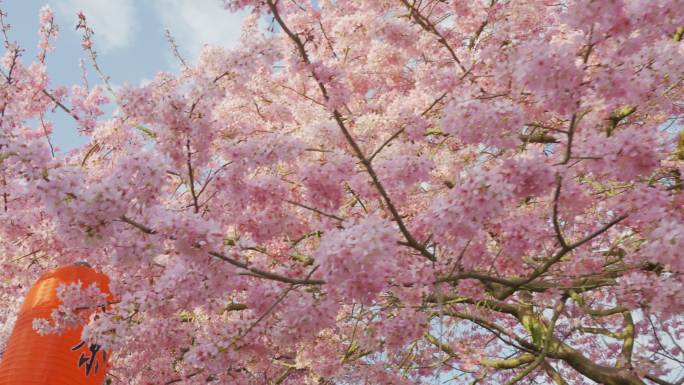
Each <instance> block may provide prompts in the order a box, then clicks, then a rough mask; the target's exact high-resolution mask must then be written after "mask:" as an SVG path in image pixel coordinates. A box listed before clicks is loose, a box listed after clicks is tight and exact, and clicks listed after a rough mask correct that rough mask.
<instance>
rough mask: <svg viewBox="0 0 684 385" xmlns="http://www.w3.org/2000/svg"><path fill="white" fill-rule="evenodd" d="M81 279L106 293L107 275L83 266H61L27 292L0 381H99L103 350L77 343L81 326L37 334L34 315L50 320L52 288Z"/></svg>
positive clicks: (92, 384) (39, 384)
mask: <svg viewBox="0 0 684 385" xmlns="http://www.w3.org/2000/svg"><path fill="white" fill-rule="evenodd" d="M78 281H80V282H81V283H82V285H83V287H88V286H90V285H91V284H96V285H97V287H98V288H99V289H100V290H101V291H102V292H103V293H106V294H107V295H110V293H109V278H108V277H107V276H106V275H104V274H102V273H98V272H97V271H95V270H94V269H92V268H91V267H90V266H87V265H86V264H76V265H72V266H64V267H60V268H58V269H55V270H52V271H50V272H48V273H45V274H44V275H43V276H41V277H40V278H39V279H38V281H37V282H36V283H35V284H34V285H33V287H31V290H29V292H28V295H27V296H26V299H25V300H24V304H23V305H22V306H21V309H20V310H19V315H18V316H17V322H16V324H15V325H14V330H13V331H12V335H11V336H10V339H9V342H8V344H7V348H6V349H5V352H4V354H3V356H2V361H0V385H101V384H102V382H103V380H104V376H105V370H106V365H107V352H105V351H104V350H102V349H100V347H99V346H98V345H94V344H88V343H87V342H84V341H81V331H82V327H75V328H71V329H69V330H67V331H65V332H63V333H62V334H59V335H58V334H49V335H44V336H41V335H40V334H38V333H37V332H36V331H34V330H33V320H34V319H35V318H48V319H49V318H50V313H51V312H52V310H53V309H55V308H56V307H57V306H59V299H58V297H57V291H56V289H57V287H58V286H59V285H62V284H70V283H76V282H78Z"/></svg>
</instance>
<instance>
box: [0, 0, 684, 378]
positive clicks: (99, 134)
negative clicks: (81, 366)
mask: <svg viewBox="0 0 684 385" xmlns="http://www.w3.org/2000/svg"><path fill="white" fill-rule="evenodd" d="M226 8H227V9H228V11H236V10H242V9H250V10H251V11H252V12H251V15H250V16H249V17H248V19H247V20H246V21H245V24H244V27H243V32H242V35H241V43H240V45H239V46H238V47H237V48H235V49H231V50H226V49H223V48H220V47H211V46H208V47H206V48H204V50H203V51H202V52H201V55H200V57H199V59H198V60H197V61H196V62H191V61H188V60H186V59H183V58H181V57H180V54H178V50H175V52H176V54H177V56H178V57H179V58H180V59H181V63H180V65H181V68H180V70H179V71H178V73H163V72H160V73H159V74H158V75H157V76H156V77H155V78H154V79H153V80H152V81H151V82H150V83H149V84H146V85H144V86H123V87H120V88H119V87H113V86H110V85H109V79H108V78H107V76H106V74H103V73H102V72H101V71H99V67H98V66H97V60H96V59H97V55H96V52H95V49H96V46H97V44H95V43H96V41H94V40H93V39H94V38H96V36H97V35H93V31H92V30H91V29H90V27H89V25H88V24H87V19H86V16H84V15H80V19H79V20H80V22H79V24H78V26H77V28H78V29H79V30H81V31H82V32H83V39H84V40H83V47H84V50H85V52H86V54H87V55H88V56H89V57H90V58H91V59H92V60H91V62H92V63H91V64H94V65H95V68H96V69H97V70H98V72H100V73H101V75H102V80H103V83H102V84H100V85H95V86H88V85H87V84H77V85H72V86H71V87H70V88H67V87H65V86H62V85H57V84H53V83H51V81H50V79H49V78H48V76H47V75H46V66H47V65H48V62H49V51H50V49H51V41H52V39H53V38H55V37H56V34H57V31H58V29H57V27H56V25H54V20H53V16H52V12H51V11H50V10H49V9H47V8H46V9H44V10H43V11H42V12H41V15H40V17H41V25H42V26H41V29H40V32H39V34H40V42H39V47H40V51H39V52H40V53H39V55H38V57H37V58H36V59H34V60H30V59H31V58H26V57H23V56H22V52H23V51H22V50H21V48H20V46H19V45H18V44H17V43H15V42H14V41H13V40H12V36H11V30H10V29H9V28H8V24H7V17H8V16H7V15H5V14H3V15H2V22H3V23H2V24H3V32H4V36H5V53H4V56H3V58H2V78H1V79H0V103H1V104H0V125H1V130H2V131H1V133H0V160H1V163H0V165H1V169H0V172H1V176H2V183H1V190H2V201H1V202H0V214H1V215H2V225H1V226H0V250H1V251H2V264H1V265H0V266H1V268H2V272H3V275H2V277H3V280H2V285H1V286H0V306H1V307H2V309H3V311H2V312H0V315H1V316H2V323H3V328H2V333H1V335H0V341H3V342H2V343H4V341H5V340H6V338H7V335H8V334H9V331H10V330H11V326H12V322H13V317H14V314H15V313H16V309H17V308H18V306H19V304H20V302H21V300H22V298H23V295H24V294H25V292H26V290H27V289H28V287H29V286H30V285H31V283H32V282H33V281H34V280H35V279H36V277H37V276H39V275H40V274H41V273H43V272H44V271H46V270H47V269H50V268H53V267H55V266H59V265H64V264H69V263H73V262H76V261H87V262H88V263H90V264H91V265H92V266H94V267H96V268H97V269H99V270H101V271H104V272H106V273H107V274H108V275H109V276H110V277H111V279H112V288H111V289H112V291H113V293H114V294H115V297H116V301H114V303H111V304H109V307H108V309H107V311H106V313H103V314H100V315H99V316H98V317H97V319H95V317H92V318H91V319H90V320H86V321H84V322H87V325H86V327H85V329H84V339H86V340H90V341H96V342H97V343H98V344H100V345H101V346H103V349H109V350H110V351H111V352H112V358H111V362H110V364H111V368H110V370H109V377H108V380H107V381H108V383H111V384H119V383H120V384H142V385H148V384H155V385H160V384H165V385H170V384H245V385H246V384H319V385H323V384H326V385H332V384H340V385H342V384H392V385H404V384H436V383H458V384H461V383H470V384H514V383H521V384H532V383H537V384H558V385H566V384H568V385H570V384H573V385H574V384H593V383H600V384H608V385H637V384H639V385H641V384H660V385H669V384H681V383H682V380H681V379H680V378H682V367H683V366H684V351H683V348H684V343H683V341H684V321H683V319H682V317H681V314H682V310H684V299H683V297H682V295H681V293H682V291H683V290H684V286H683V280H682V273H683V272H684V255H683V253H684V252H683V251H682V250H684V211H683V210H682V207H683V205H684V193H683V192H682V188H683V183H682V179H681V178H682V173H683V172H684V136H683V135H679V134H678V132H677V131H678V130H679V128H678V127H679V126H678V124H679V123H681V121H679V119H680V116H681V114H683V113H684V104H682V99H683V96H684V84H683V81H684V43H683V42H682V41H681V40H682V35H683V33H684V3H683V2H682V1H681V0H605V1H604V0H593V1H592V0H567V1H566V0H564V1H556V2H553V1H542V0H515V1H513V0H487V1H484V0H471V1H461V0H363V1H361V0H354V1H351V0H335V1H333V0H319V1H317V2H310V1H304V0H230V1H227V2H226ZM264 24H266V25H267V27H266V28H264V27H263V25H264ZM173 47H175V45H173ZM108 105H110V106H113V107H114V109H115V111H114V113H113V114H105V113H104V110H105V107H106V106H108ZM51 111H54V112H56V113H66V114H68V115H69V116H71V117H72V118H73V119H72V124H73V125H75V126H77V127H78V130H79V131H80V133H81V134H82V135H84V136H85V137H87V138H89V142H88V143H87V144H86V145H84V146H82V147H80V148H77V149H75V150H73V151H70V152H68V153H61V152H59V151H54V149H52V146H51V144H50V139H49V138H50V134H51V131H52V129H53V124H52V123H51V122H50V117H51V116H52V115H51ZM678 121H679V122H678ZM78 292H79V290H71V289H67V288H65V289H64V290H62V295H63V301H64V304H63V309H62V312H63V313H68V311H69V309H73V307H74V306H75V304H79V306H80V307H83V303H84V298H85V297H83V296H81V297H80V298H79V295H78ZM86 296H87V297H88V298H101V296H98V295H96V293H93V292H92V290H91V289H89V291H88V293H86ZM86 302H87V301H86ZM95 302H97V301H95V300H93V301H91V302H89V303H91V304H92V306H97V305H98V304H97V303H95ZM100 305H101V304H100ZM64 318H65V319H67V318H69V317H66V316H65V317H64ZM69 319H71V320H72V322H73V317H72V318H69ZM60 323H61V321H60V319H59V318H56V319H52V320H37V321H36V323H35V327H36V328H37V329H39V330H41V331H42V332H50V331H54V330H56V329H58V328H59V325H60Z"/></svg>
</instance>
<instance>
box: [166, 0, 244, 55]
mask: <svg viewBox="0 0 684 385" xmlns="http://www.w3.org/2000/svg"><path fill="white" fill-rule="evenodd" d="M154 4H155V8H156V10H157V13H158V14H159V18H160V19H161V22H162V24H163V25H164V28H167V29H169V30H170V31H171V34H172V35H173V37H174V39H175V40H176V43H177V44H178V45H179V48H180V50H181V52H182V53H184V54H190V57H188V59H195V58H196V57H197V54H198V53H199V51H200V50H201V49H202V47H203V46H204V44H212V45H221V46H223V47H234V46H236V45H237V43H238V41H239V39H240V27H241V26H242V20H243V19H244V18H245V16H246V14H247V13H246V12H241V13H230V12H228V11H227V10H225V9H224V8H223V2H222V1H220V0H193V1H188V0H154Z"/></svg>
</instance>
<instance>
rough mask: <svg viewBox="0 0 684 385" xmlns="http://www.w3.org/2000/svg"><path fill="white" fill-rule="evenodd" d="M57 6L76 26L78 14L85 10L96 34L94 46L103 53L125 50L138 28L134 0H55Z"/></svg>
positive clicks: (89, 23)
mask: <svg viewBox="0 0 684 385" xmlns="http://www.w3.org/2000/svg"><path fill="white" fill-rule="evenodd" d="M54 4H55V8H56V10H57V11H58V12H59V13H61V14H62V15H63V16H65V17H66V18H67V20H69V22H73V26H76V23H77V18H76V14H77V13H78V12H79V11H83V13H84V14H85V15H86V18H87V20H88V25H89V26H90V27H91V28H92V29H93V30H94V31H95V37H94V41H95V47H96V48H97V49H98V50H100V51H105V52H106V51H109V50H112V49H116V48H123V47H126V46H127V45H128V44H129V43H130V41H131V40H132V38H133V36H134V35H135V32H136V29H137V27H138V25H137V20H138V18H137V12H136V7H135V5H134V0H55V1H54ZM71 29H72V30H73V27H71Z"/></svg>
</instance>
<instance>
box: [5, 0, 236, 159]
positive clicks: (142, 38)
mask: <svg viewBox="0 0 684 385" xmlns="http://www.w3.org/2000/svg"><path fill="white" fill-rule="evenodd" d="M46 4H48V5H50V7H51V8H52V9H53V10H54V11H55V14H56V20H57V24H58V25H59V27H60V33H59V37H58V39H57V41H56V42H55V44H54V45H55V50H54V51H53V52H52V53H50V54H49V56H48V59H47V60H48V70H49V73H50V79H51V82H52V83H51V87H55V86H58V85H72V84H77V83H80V76H81V75H80V69H79V60H80V59H81V58H84V59H87V58H86V56H85V53H84V52H83V50H82V49H81V35H80V31H76V30H75V26H76V23H77V17H76V14H77V12H78V11H81V10H82V11H83V12H84V13H85V14H86V17H87V18H88V24H89V25H90V26H91V27H92V28H93V29H94V30H95V36H94V39H93V40H94V42H95V49H96V50H97V51H98V54H99V56H98V62H99V64H100V66H101V67H102V69H103V71H104V72H105V73H106V74H107V75H109V76H110V77H111V82H112V84H113V85H114V86H117V85H121V84H125V83H129V84H140V83H141V82H144V81H146V80H148V79H151V78H152V77H154V74H155V73H156V72H158V71H169V70H171V71H173V70H175V69H177V68H178V63H177V61H176V59H175V58H174V57H173V55H172V53H171V50H170V48H169V45H168V43H167V41H166V37H165V29H167V28H168V29H169V30H170V31H171V33H172V34H173V36H174V38H175V39H176V41H177V43H178V45H179V48H180V50H181V52H182V54H183V56H184V57H185V58H186V59H187V60H190V61H191V60H194V58H196V57H197V54H198V52H199V50H200V49H201V47H202V46H203V44H205V43H209V44H220V45H223V46H226V47H232V46H235V44H236V43H237V41H238V38H239V35H240V25H241V21H242V19H243V17H244V14H231V13H229V12H228V11H226V10H224V9H223V2H222V0H192V1H189V0H0V7H2V9H3V11H4V12H6V13H7V14H8V21H9V23H10V24H11V26H12V30H11V33H10V38H11V39H12V40H16V41H17V42H18V43H19V44H20V45H21V46H22V48H24V49H26V52H25V53H24V62H29V61H31V60H33V58H35V56H36V44H37V42H38V35H37V31H38V11H39V10H40V8H41V7H42V6H44V5H46ZM86 64H87V66H88V68H89V70H90V62H89V61H88V60H86ZM89 82H90V84H91V85H92V84H96V83H98V82H99V79H98V78H97V76H96V75H95V74H94V73H93V72H92V71H90V73H89ZM51 119H52V120H53V122H54V124H55V128H54V133H53V135H52V141H53V143H54V144H55V145H56V146H57V147H59V148H61V149H62V150H63V151H66V150H69V149H71V148H74V147H76V146H78V145H79V144H83V143H85V142H87V138H83V137H80V136H79V135H78V132H77V130H76V126H75V124H74V122H73V121H71V120H70V118H68V117H67V116H66V115H65V114H64V113H62V112H61V111H57V112H55V114H53V115H52V117H51Z"/></svg>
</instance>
